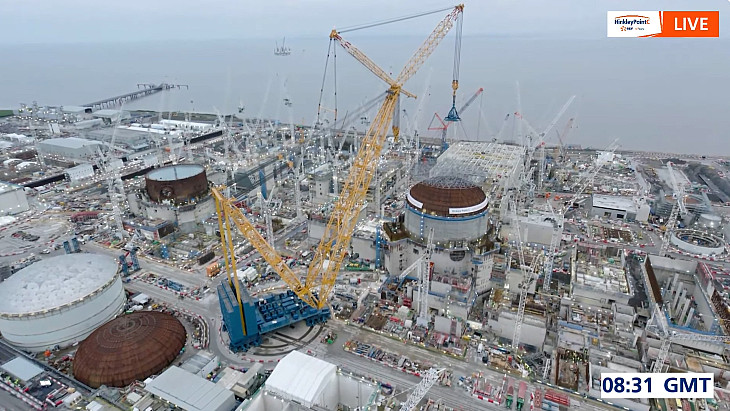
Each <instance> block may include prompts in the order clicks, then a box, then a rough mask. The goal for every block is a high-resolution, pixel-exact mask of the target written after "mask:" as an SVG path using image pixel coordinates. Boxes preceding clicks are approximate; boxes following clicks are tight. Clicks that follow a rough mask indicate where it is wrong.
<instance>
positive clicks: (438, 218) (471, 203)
mask: <svg viewBox="0 0 730 411" xmlns="http://www.w3.org/2000/svg"><path fill="white" fill-rule="evenodd" d="M488 209H489V199H488V197H487V195H486V194H485V193H484V190H482V189H481V187H479V186H477V185H475V184H474V183H472V182H470V181H468V180H466V179H463V178H461V177H458V176H437V177H431V178H429V179H427V180H424V181H422V182H420V183H417V184H415V185H414V186H413V187H411V189H410V191H409V192H408V195H407V196H406V213H405V227H406V230H407V231H408V232H409V233H410V234H411V235H412V236H415V237H417V238H422V239H423V238H425V236H426V234H427V233H428V232H429V230H430V229H431V228H433V229H434V241H435V242H436V243H437V244H438V245H444V246H446V247H450V246H451V245H454V246H456V244H457V243H458V244H463V242H464V241H466V242H469V241H473V240H476V239H478V238H480V237H481V236H483V235H484V234H486V232H487V224H488V216H487V212H488Z"/></svg>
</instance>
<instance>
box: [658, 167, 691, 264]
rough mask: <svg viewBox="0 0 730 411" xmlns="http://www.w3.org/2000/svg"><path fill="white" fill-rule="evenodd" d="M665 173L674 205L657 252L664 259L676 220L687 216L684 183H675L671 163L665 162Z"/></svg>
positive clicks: (675, 177) (675, 179)
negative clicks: (669, 183) (667, 174)
mask: <svg viewBox="0 0 730 411" xmlns="http://www.w3.org/2000/svg"><path fill="white" fill-rule="evenodd" d="M667 171H668V172H669V179H670V180H671V182H672V190H673V193H672V196H673V197H674V205H673V206H672V212H671V213H670V214H669V220H668V221H667V223H666V224H665V226H664V227H665V229H664V235H663V236H662V248H661V249H660V250H659V255H660V256H662V257H664V256H665V255H667V252H668V251H669V243H670V242H671V240H672V234H673V233H674V229H675V228H676V226H677V220H678V219H679V217H680V216H681V217H682V218H683V217H684V216H685V215H687V207H686V206H685V204H684V183H679V182H678V181H677V176H676V175H675V174H674V167H672V162H671V161H668V162H667Z"/></svg>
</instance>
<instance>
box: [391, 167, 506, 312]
mask: <svg viewBox="0 0 730 411" xmlns="http://www.w3.org/2000/svg"><path fill="white" fill-rule="evenodd" d="M489 206H490V204H489V198H488V197H487V195H486V193H485V192H484V190H482V188H481V187H480V186H478V185H476V184H474V183H472V182H470V181H469V180H466V179H463V178H461V177H457V176H436V177H431V178H428V179H426V180H424V181H422V182H419V183H417V184H415V185H413V186H412V187H411V188H410V190H409V191H408V193H407V194H406V202H405V211H404V214H403V215H402V216H401V217H400V218H399V219H398V221H396V222H394V223H387V224H385V225H384V232H385V234H386V235H387V246H386V247H385V248H384V250H385V256H384V259H383V260H384V264H383V265H384V268H385V269H386V270H387V271H388V272H389V273H390V274H391V275H393V276H399V275H401V273H402V272H403V270H405V269H406V268H407V267H409V266H410V265H411V264H413V263H414V262H415V261H416V260H417V259H419V258H420V257H421V255H422V254H423V252H425V248H426V244H427V241H428V240H427V239H428V235H429V233H430V232H431V230H433V244H434V247H435V248H434V252H433V254H432V256H431V262H432V263H433V272H432V273H431V283H430V297H429V306H430V308H431V309H432V310H437V311H438V312H439V313H440V314H443V315H444V316H448V317H449V318H459V319H462V320H466V318H467V316H468V312H469V310H470V308H471V305H472V304H473V302H474V300H475V298H476V296H478V295H479V294H483V293H485V292H486V291H488V290H489V289H490V288H491V283H490V275H491V268H492V259H491V251H492V249H493V244H494V243H493V242H492V241H490V240H489V232H490V228H491V224H490V220H489ZM413 275H415V274H412V276H413ZM416 294H417V293H412V290H410V289H409V290H408V296H407V298H410V299H412V298H416V297H417V295H416ZM414 302H415V301H414Z"/></svg>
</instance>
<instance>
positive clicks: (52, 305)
mask: <svg viewBox="0 0 730 411" xmlns="http://www.w3.org/2000/svg"><path fill="white" fill-rule="evenodd" d="M124 303H125V296H124V289H123V287H122V280H121V278H120V277H119V276H118V275H117V262H116V261H115V260H114V259H113V258H112V257H107V256H103V255H96V254H69V255H61V256H57V257H51V258H48V259H45V260H41V261H39V262H37V263H35V264H33V265H30V266H28V267H26V268H24V269H22V270H20V271H18V272H17V273H16V274H15V275H13V276H12V277H10V278H9V279H7V280H5V281H4V282H2V283H0V332H1V333H2V335H3V337H4V338H5V339H6V340H7V341H8V342H10V343H11V344H13V345H15V346H16V347H18V348H20V349H23V350H28V351H34V352H40V351H44V350H46V349H51V348H53V347H55V346H56V345H59V346H62V347H63V346H67V345H71V344H73V343H75V342H79V341H81V340H83V339H84V338H86V336H88V335H89V334H90V333H91V332H92V331H94V330H95V329H96V328H97V327H99V326H101V325H102V324H104V323H105V322H107V321H109V320H111V319H112V318H114V316H116V315H117V314H119V313H120V312H121V311H122V309H123V307H124Z"/></svg>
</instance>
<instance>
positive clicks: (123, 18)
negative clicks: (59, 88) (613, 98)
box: [0, 0, 730, 44]
mask: <svg viewBox="0 0 730 411" xmlns="http://www.w3.org/2000/svg"><path fill="white" fill-rule="evenodd" d="M456 3H457V2H456V1H443V0H367V1H366V0H359V1H346V0H339V1H337V0H300V1H297V0H256V1H245V0H244V1H231V0H124V1H109V2H92V1H84V0H63V1H55V0H28V1H13V0H8V1H3V2H2V6H1V7H2V8H1V9H0V10H1V12H0V43H5V44H8V43H9V44H18V43H73V42H106V41H148V40H181V39H198V40H205V39H221V38H232V39H236V38H276V37H281V36H288V37H292V38H295V37H318V36H323V35H326V34H327V32H328V30H329V29H331V28H332V27H333V26H335V25H336V26H338V27H345V26H348V25H353V24H360V23H366V22H370V21H377V20H381V19H384V18H389V17H395V16H402V15H409V14H412V13H416V12H420V11H426V10H431V9H438V8H441V7H448V6H449V5H453V4H456ZM464 3H465V4H466V9H465V14H464V15H465V17H464V18H465V20H464V21H465V24H464V34H465V35H473V34H489V35H500V36H501V35H505V36H510V35H524V34H537V35H549V34H555V35H572V34H576V35H579V36H583V37H594V38H595V37H605V33H606V27H605V25H606V23H605V21H606V17H605V16H606V14H605V12H606V11H607V10H720V19H721V26H722V29H721V30H720V33H721V34H720V35H721V37H725V36H726V34H725V33H726V32H724V31H723V29H725V30H727V27H729V26H728V24H729V23H730V2H728V1H727V0H692V1H689V0H684V1H676V0H632V1H627V0H612V1H605V0H598V1H597V0H552V1H545V0H489V1H483V0H471V1H465V2H464ZM430 18H431V19H435V20H434V21H436V20H437V19H438V17H436V16H431V17H430ZM410 24H415V23H402V24H399V25H393V26H388V28H381V29H380V30H377V31H373V30H370V33H373V34H409V33H410V34H412V33H414V31H413V30H409V28H410V27H409V25H410ZM414 27H419V28H420V29H419V30H416V31H415V33H418V34H419V35H420V34H421V33H422V31H423V26H422V24H421V25H419V26H414Z"/></svg>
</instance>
